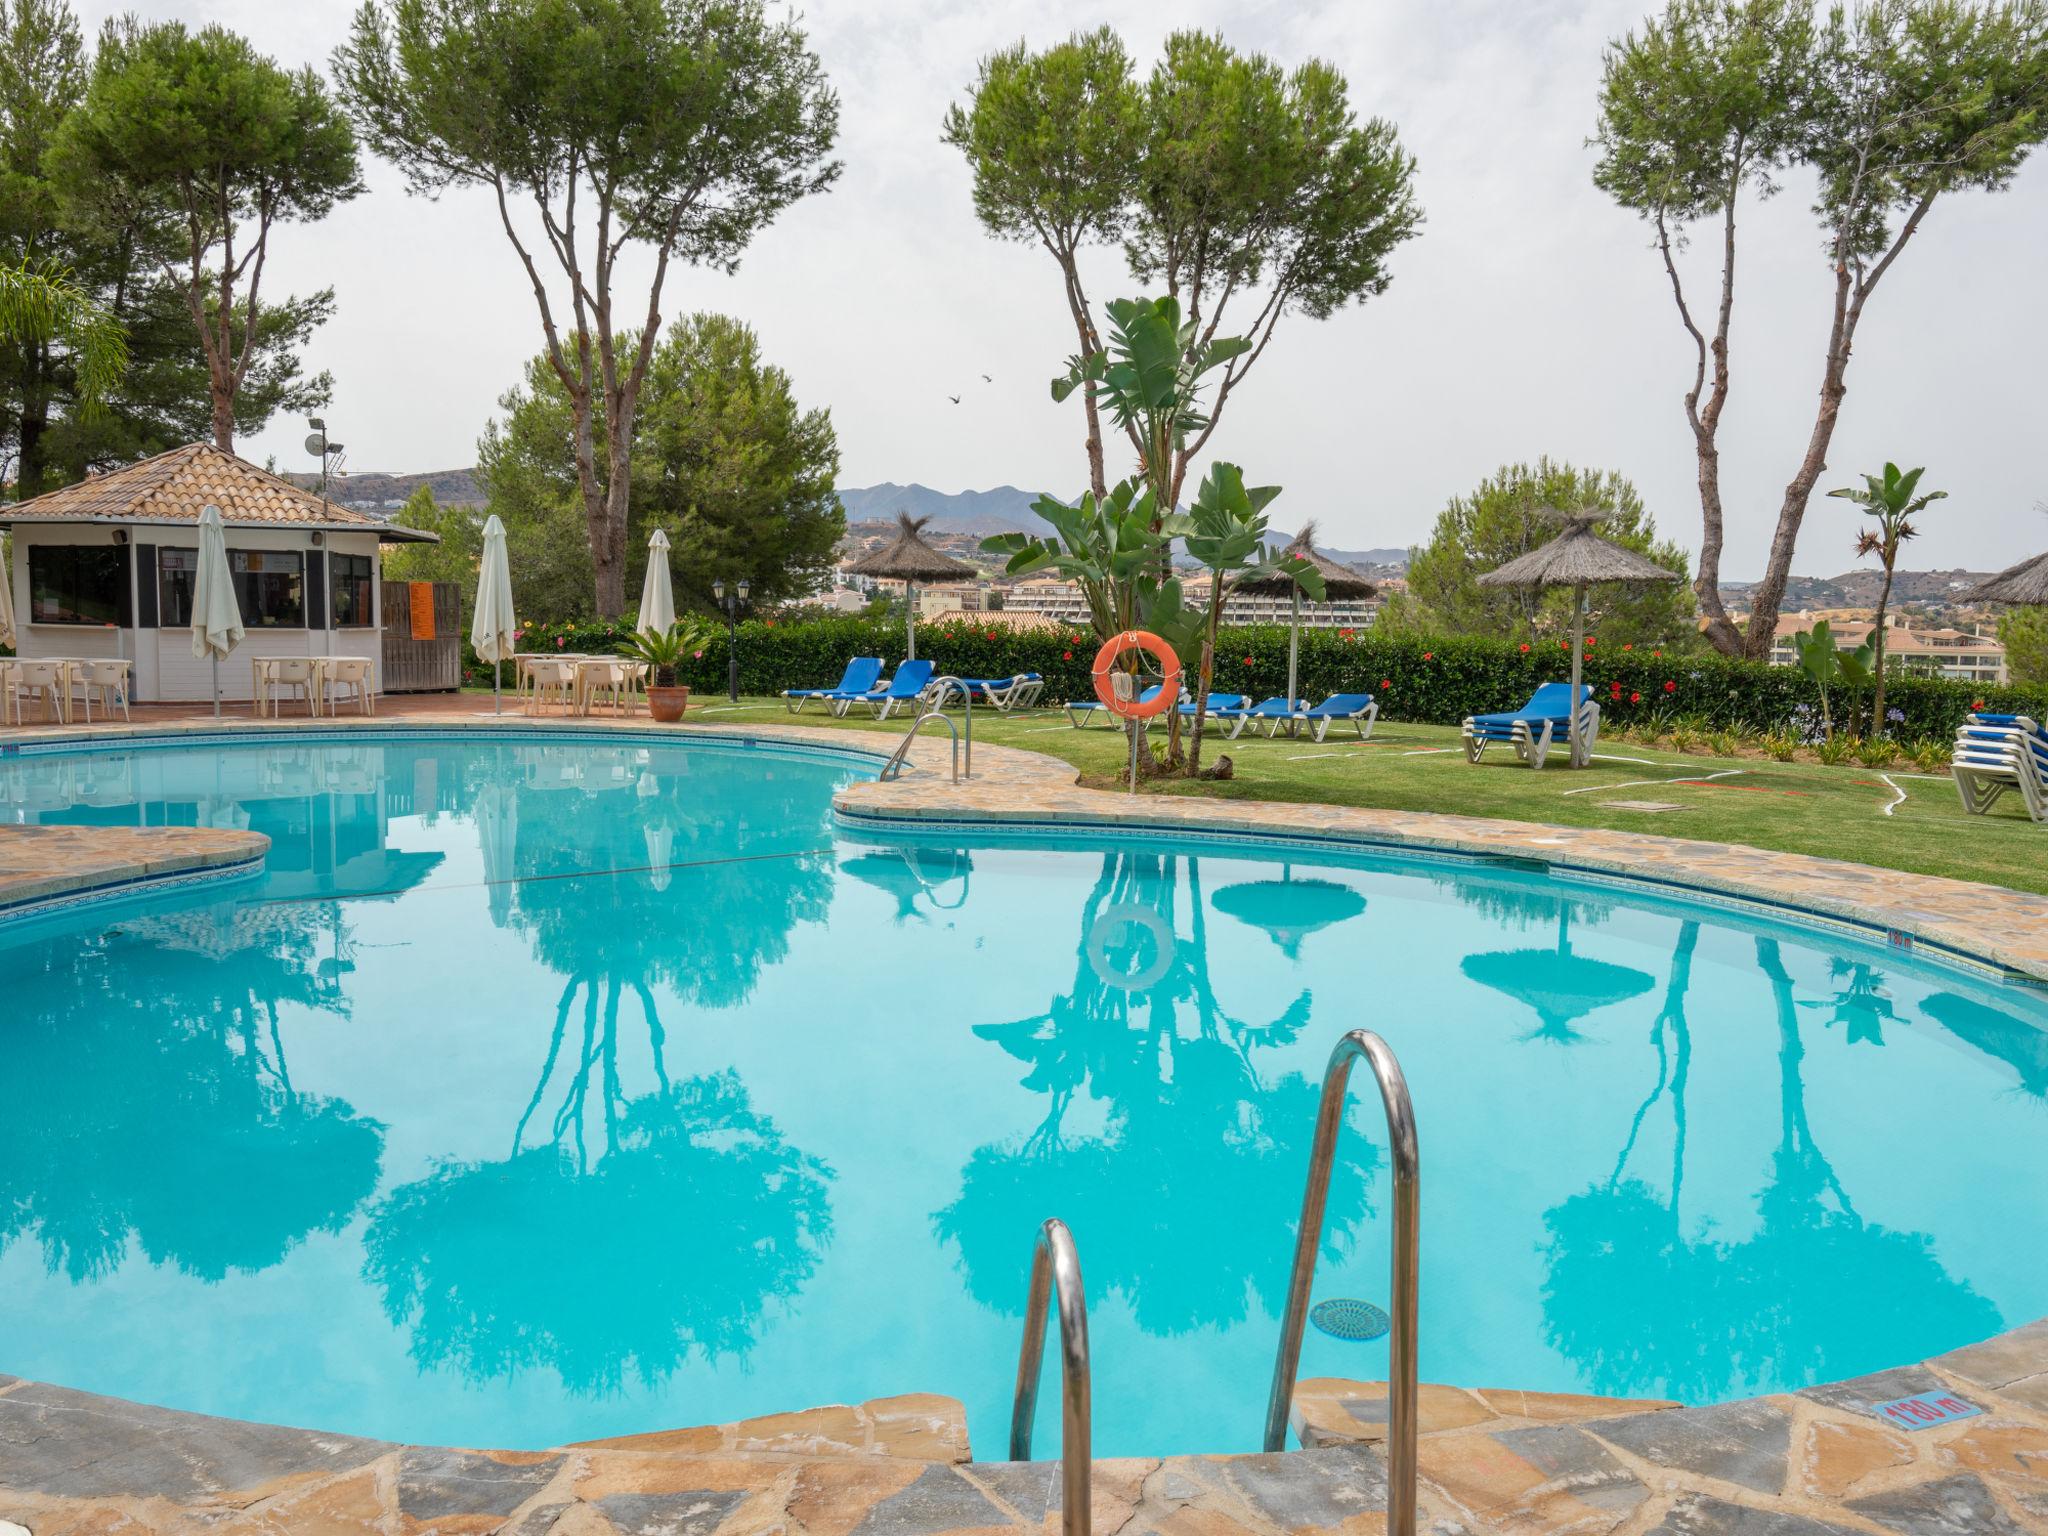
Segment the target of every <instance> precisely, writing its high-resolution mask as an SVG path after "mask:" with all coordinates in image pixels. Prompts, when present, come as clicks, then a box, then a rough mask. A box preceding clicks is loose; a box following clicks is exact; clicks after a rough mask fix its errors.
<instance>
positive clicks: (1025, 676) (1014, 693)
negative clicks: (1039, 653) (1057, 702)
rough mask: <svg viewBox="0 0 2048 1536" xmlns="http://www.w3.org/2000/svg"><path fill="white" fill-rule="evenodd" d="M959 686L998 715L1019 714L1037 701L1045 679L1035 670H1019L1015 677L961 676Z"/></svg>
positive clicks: (1042, 690)
mask: <svg viewBox="0 0 2048 1536" xmlns="http://www.w3.org/2000/svg"><path fill="white" fill-rule="evenodd" d="M960 686H961V687H963V688H965V689H966V690H967V691H968V692H969V693H970V694H972V695H973V696H974V701H975V702H976V703H977V704H986V705H988V706H989V707H990V708H991V709H993V710H994V711H995V712H996V713H997V714H999V715H1015V714H1021V713H1022V712H1023V711H1025V710H1027V709H1029V708H1030V707H1031V706H1032V705H1034V704H1036V703H1037V702H1038V696H1039V695H1040V694H1041V693H1043V692H1045V679H1044V678H1043V677H1041V676H1039V675H1038V673H1036V672H1019V673H1018V674H1017V675H1016V676H1015V677H963V678H961V679H960Z"/></svg>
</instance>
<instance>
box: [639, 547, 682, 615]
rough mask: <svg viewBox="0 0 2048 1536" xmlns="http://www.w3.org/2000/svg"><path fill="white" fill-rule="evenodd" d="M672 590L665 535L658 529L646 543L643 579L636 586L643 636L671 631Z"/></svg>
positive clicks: (674, 605)
mask: <svg viewBox="0 0 2048 1536" xmlns="http://www.w3.org/2000/svg"><path fill="white" fill-rule="evenodd" d="M675 622H676V589H675V582H674V579H673V578H672V577H670V575H669V571H668V535H667V534H665V533H663V532H662V531H661V530H660V529H659V528H657V529H655V530H654V536H653V537H652V538H650V539H649V540H648V541H647V579H646V580H645V581H643V582H641V584H640V625H639V628H640V630H641V632H642V633H644V634H651V635H665V634H667V633H668V632H669V631H670V630H671V629H673V628H675Z"/></svg>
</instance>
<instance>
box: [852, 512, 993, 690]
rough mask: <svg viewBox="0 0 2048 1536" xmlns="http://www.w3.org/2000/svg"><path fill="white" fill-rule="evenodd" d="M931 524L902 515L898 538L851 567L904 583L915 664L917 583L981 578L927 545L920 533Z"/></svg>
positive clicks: (898, 521)
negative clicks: (927, 524)
mask: <svg viewBox="0 0 2048 1536" xmlns="http://www.w3.org/2000/svg"><path fill="white" fill-rule="evenodd" d="M930 521H931V519H930V518H928V517H912V516H911V515H910V514H909V513H908V512H898V513H897V514H896V537H895V538H893V539H891V540H890V541H889V542H888V543H887V544H885V545H883V546H882V548H880V549H878V550H876V551H875V552H874V553H873V554H871V555H862V556H861V557H860V558H859V559H858V560H856V561H854V562H853V564H851V565H849V566H848V567H847V570H849V571H851V572H852V573H853V574H854V575H856V576H877V577H880V578H882V579H883V580H886V581H900V582H902V583H903V606H904V618H903V629H904V634H905V643H906V644H907V645H908V647H909V659H911V660H913V661H915V660H916V659H917V602H916V598H917V592H916V586H917V583H919V582H921V581H927V582H929V581H959V580H961V579H962V578H972V577H975V576H978V575H980V574H981V573H980V572H979V571H977V570H975V568H974V567H973V566H971V565H963V564H961V562H959V561H958V560H955V559H953V558H952V556H950V555H942V554H940V553H939V552H938V551H937V550H936V549H933V548H932V547H931V545H929V544H927V543H925V541H924V539H923V538H922V537H921V536H920V534H919V530H920V529H922V528H923V527H924V525H925V524H926V523H928V522H930Z"/></svg>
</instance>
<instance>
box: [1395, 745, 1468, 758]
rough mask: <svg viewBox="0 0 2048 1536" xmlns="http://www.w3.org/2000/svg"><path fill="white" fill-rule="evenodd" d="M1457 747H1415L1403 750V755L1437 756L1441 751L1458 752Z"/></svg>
mask: <svg viewBox="0 0 2048 1536" xmlns="http://www.w3.org/2000/svg"><path fill="white" fill-rule="evenodd" d="M1458 750H1459V749H1458V748H1456V747H1413V748H1410V749H1409V750H1408V751H1406V752H1403V753H1402V754H1401V755H1402V756H1403V757H1435V756H1436V755H1437V754H1438V753H1439V752H1456V751H1458Z"/></svg>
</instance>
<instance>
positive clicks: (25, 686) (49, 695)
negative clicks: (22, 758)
mask: <svg viewBox="0 0 2048 1536" xmlns="http://www.w3.org/2000/svg"><path fill="white" fill-rule="evenodd" d="M69 672H70V663H69V662H63V661H24V660H22V659H21V658H20V657H16V658H15V661H14V665H13V666H12V667H11V668H10V669H9V672H8V678H7V691H8V693H9V694H10V695H12V696H13V699H14V714H15V718H16V719H17V720H18V721H20V723H21V724H23V725H26V724H28V701H29V700H30V699H32V698H35V697H37V696H38V695H40V696H41V697H42V702H43V719H44V720H45V721H50V720H56V721H61V722H65V723H69V721H70V719H71V701H70V700H69V698H67V697H66V694H67V693H68V692H69V686H70V685H69V679H68V674H69Z"/></svg>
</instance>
